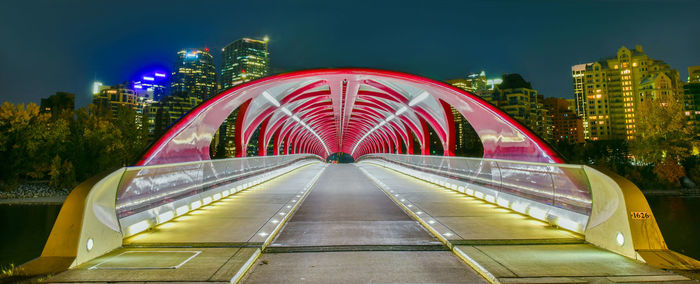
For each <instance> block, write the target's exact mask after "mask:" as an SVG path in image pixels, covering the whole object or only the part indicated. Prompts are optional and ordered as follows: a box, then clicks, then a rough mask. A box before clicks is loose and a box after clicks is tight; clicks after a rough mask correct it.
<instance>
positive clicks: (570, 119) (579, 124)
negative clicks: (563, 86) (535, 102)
mask: <svg viewBox="0 0 700 284" xmlns="http://www.w3.org/2000/svg"><path fill="white" fill-rule="evenodd" d="M543 105H544V107H545V109H547V112H548V113H549V115H550V116H551V117H552V136H553V138H552V141H553V142H555V143H558V142H566V143H569V144H573V143H583V142H584V137H583V119H582V118H580V117H579V116H578V115H576V111H575V107H574V108H573V109H572V108H571V107H570V100H566V99H562V98H546V99H544V100H543Z"/></svg>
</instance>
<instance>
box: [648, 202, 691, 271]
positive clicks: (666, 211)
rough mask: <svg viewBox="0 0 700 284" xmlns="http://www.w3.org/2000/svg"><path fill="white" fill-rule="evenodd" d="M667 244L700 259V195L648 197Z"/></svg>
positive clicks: (673, 248) (672, 248)
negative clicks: (690, 196)
mask: <svg viewBox="0 0 700 284" xmlns="http://www.w3.org/2000/svg"><path fill="white" fill-rule="evenodd" d="M647 201H648V202H649V206H650V207H651V211H652V212H654V217H655V218H656V222H657V223H659V229H661V233H662V234H663V235H664V239H665V240H666V245H668V248H670V249H671V250H674V251H677V252H680V253H682V254H685V255H687V256H690V257H692V258H695V259H700V197H694V198H681V197H669V196H650V197H647Z"/></svg>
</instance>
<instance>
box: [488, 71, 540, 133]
mask: <svg viewBox="0 0 700 284" xmlns="http://www.w3.org/2000/svg"><path fill="white" fill-rule="evenodd" d="M483 98H484V99H486V100H487V101H489V102H490V103H492V104H494V105H495V106H497V107H499V108H500V109H502V110H503V111H505V112H506V113H508V114H509V115H510V116H512V117H513V118H515V119H517V120H518V121H520V122H521V123H523V124H524V125H526V126H527V127H528V128H530V129H531V130H532V131H534V132H535V133H536V134H537V135H539V136H540V137H542V138H544V139H545V140H548V141H549V140H551V139H552V120H551V119H552V118H551V116H550V115H549V114H548V111H547V109H545V107H544V104H543V100H544V96H542V95H540V94H538V93H537V90H535V89H533V88H532V85H531V84H530V82H527V81H525V79H523V77H522V76H520V75H519V74H504V75H503V79H502V83H501V84H498V85H496V86H495V88H494V90H493V93H492V94H491V95H490V96H484V97H483Z"/></svg>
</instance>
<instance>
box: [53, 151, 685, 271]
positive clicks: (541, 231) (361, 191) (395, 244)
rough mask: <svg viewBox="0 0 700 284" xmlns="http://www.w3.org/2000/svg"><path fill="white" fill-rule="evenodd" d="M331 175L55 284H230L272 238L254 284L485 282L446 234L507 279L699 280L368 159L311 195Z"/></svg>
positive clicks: (222, 207) (144, 242)
mask: <svg viewBox="0 0 700 284" xmlns="http://www.w3.org/2000/svg"><path fill="white" fill-rule="evenodd" d="M323 168H324V165H322V164H317V165H312V166H307V167H303V168H301V169H298V170H295V171H293V172H291V173H289V174H287V175H284V176H281V177H279V178H276V179H273V180H270V181H268V182H266V183H263V184H260V185H258V186H255V187H253V188H251V189H249V190H247V191H244V192H240V193H238V194H235V195H231V196H229V197H228V198H225V199H222V200H220V201H218V202H216V203H213V204H211V205H209V206H207V207H206V208H202V209H200V210H198V211H195V212H192V213H189V214H186V215H183V216H181V217H178V218H176V219H175V220H173V221H171V222H169V223H166V224H163V225H160V226H158V227H156V228H154V229H152V230H150V231H147V232H144V233H142V234H139V235H136V236H134V237H131V238H129V239H126V240H125V241H124V247H122V248H120V249H117V250H115V251H113V252H110V253H108V254H106V255H104V256H102V257H100V258H97V259H95V260H93V261H90V262H88V263H85V264H83V265H81V266H79V267H77V268H75V269H72V270H69V271H66V272H63V273H60V274H58V275H56V276H54V277H52V278H49V279H48V282H107V281H131V282H149V281H155V282H161V281H182V282H221V283H224V282H225V283H228V282H229V281H230V280H231V279H239V278H238V277H239V276H242V275H243V274H244V273H245V272H246V269H245V268H246V267H247V264H249V263H251V261H252V260H255V259H256V256H257V255H258V253H259V249H260V248H262V247H263V245H264V243H266V242H269V241H272V243H271V245H270V246H268V247H267V250H266V251H265V252H264V253H263V254H262V255H261V256H260V257H259V258H257V262H256V263H255V264H254V265H253V268H252V270H250V271H248V272H247V274H246V275H247V276H246V278H245V279H244V281H246V282H248V283H269V282H309V283H328V282H352V283H354V282H363V283H365V282H467V283H475V282H482V281H484V280H483V279H482V278H481V277H480V276H479V275H478V274H477V273H476V272H475V271H474V270H472V269H470V268H469V267H468V266H466V265H465V264H464V263H463V262H462V261H460V260H459V259H458V258H457V257H456V256H455V255H454V254H453V253H452V252H450V251H448V249H447V247H446V246H444V245H442V244H440V243H438V242H437V240H436V236H438V235H439V236H441V238H444V239H445V240H446V241H447V242H448V243H449V244H451V245H454V248H455V251H454V252H455V253H457V254H458V255H460V256H461V257H462V258H463V259H467V261H468V262H471V264H472V265H474V263H476V264H478V266H481V267H482V268H483V269H480V270H481V272H482V273H483V271H487V274H491V275H493V276H494V277H495V278H497V279H498V280H499V281H500V282H502V283H553V282H555V283H582V282H596V283H614V282H649V281H654V282H663V281H674V282H686V280H688V279H687V278H684V277H682V276H679V275H676V274H672V273H670V272H665V271H662V270H659V269H655V268H653V267H650V266H648V265H645V264H642V263H639V262H636V261H633V260H630V259H627V258H625V257H622V256H619V255H617V254H614V253H611V252H608V251H604V250H601V249H598V248H595V247H593V246H591V245H589V244H586V243H585V242H583V240H582V238H581V236H579V235H577V234H575V233H571V232H568V231H565V230H561V229H557V228H553V227H551V226H549V225H547V224H545V223H543V222H540V221H537V220H534V219H531V218H529V217H526V216H522V215H520V214H516V213H512V212H510V211H508V210H505V209H501V208H498V207H496V206H493V205H490V204H487V203H485V202H482V201H479V200H476V199H473V198H470V197H468V196H464V195H461V194H458V193H454V192H452V191H449V190H446V189H443V188H441V187H438V186H435V185H432V184H429V183H426V182H423V181H420V180H417V179H414V178H411V177H408V176H405V175H402V174H400V173H397V172H395V171H392V170H388V169H385V168H382V167H378V166H374V165H370V164H366V163H362V164H359V165H329V166H328V167H327V168H326V169H325V171H324V172H323V174H322V175H321V176H320V178H319V180H318V182H316V183H315V185H314V187H313V188H312V189H311V190H305V189H306V188H307V187H309V186H310V185H311V184H313V183H314V180H315V179H314V177H315V176H317V175H318V174H319V173H320V172H321V171H322V170H323ZM361 170H363V171H364V172H362V171H361ZM373 179H376V180H381V181H382V183H380V184H379V183H375V182H372V181H373ZM397 195H398V196H397ZM409 205H410V206H409ZM297 207H298V209H297V211H296V213H292V212H294V211H293V210H294V209H295V208H297ZM402 209H403V210H402ZM406 213H408V215H407V214H406ZM291 214H293V215H291ZM409 215H410V216H409ZM289 216H291V218H290V219H289V220H287V219H286V218H288V217H289ZM415 220H419V221H420V222H421V223H422V226H421V225H419V224H418V223H417V222H416V221H415ZM285 221H288V222H287V224H286V226H285V227H284V228H282V231H280V233H279V234H278V235H277V238H275V239H274V240H272V239H271V238H272V237H273V236H274V235H275V234H274V233H275V230H277V229H279V228H280V226H282V224H284V223H285ZM424 227H425V228H428V229H429V232H428V231H426V230H424Z"/></svg>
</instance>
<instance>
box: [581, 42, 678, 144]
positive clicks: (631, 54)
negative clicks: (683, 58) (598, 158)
mask: <svg viewBox="0 0 700 284" xmlns="http://www.w3.org/2000/svg"><path fill="white" fill-rule="evenodd" d="M572 76H573V79H574V95H575V97H576V102H577V105H576V107H577V113H578V114H579V115H580V116H582V118H583V120H584V123H583V127H584V136H585V138H586V139H591V140H610V139H633V138H634V137H635V117H636V116H637V115H640V114H638V113H637V109H638V108H639V106H640V104H641V102H642V101H643V100H644V98H648V97H654V96H657V95H663V94H671V93H675V94H680V93H682V92H683V89H682V82H681V80H680V74H679V73H678V71H677V70H674V69H671V67H670V66H669V65H668V64H666V63H665V62H663V61H661V60H655V59H652V58H651V57H649V56H648V55H646V54H645V53H644V51H643V49H642V47H641V46H639V45H638V46H636V47H635V48H634V49H633V50H630V49H628V48H626V47H624V46H623V47H621V48H620V49H618V51H617V54H616V55H615V56H613V57H609V58H604V59H601V60H599V61H596V62H592V63H586V64H579V65H574V66H572Z"/></svg>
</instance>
